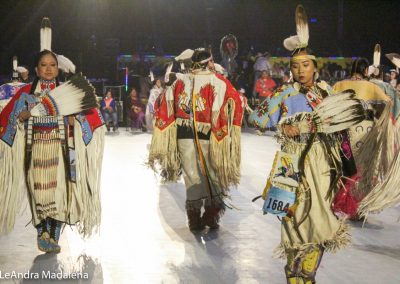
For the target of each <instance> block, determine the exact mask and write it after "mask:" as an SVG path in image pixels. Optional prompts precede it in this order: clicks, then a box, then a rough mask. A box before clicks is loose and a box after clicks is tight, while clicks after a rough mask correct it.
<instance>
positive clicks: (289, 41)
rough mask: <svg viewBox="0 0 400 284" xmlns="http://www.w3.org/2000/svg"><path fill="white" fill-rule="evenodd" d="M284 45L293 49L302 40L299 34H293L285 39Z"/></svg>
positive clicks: (290, 49) (288, 48)
mask: <svg viewBox="0 0 400 284" xmlns="http://www.w3.org/2000/svg"><path fill="white" fill-rule="evenodd" d="M283 46H284V47H285V48H286V49H287V50H289V51H293V50H295V49H296V48H298V47H299V46H300V40H299V37H298V36H297V35H295V36H291V37H289V38H287V39H285V40H284V41H283Z"/></svg>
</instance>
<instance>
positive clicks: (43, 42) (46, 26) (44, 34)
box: [40, 17, 51, 51]
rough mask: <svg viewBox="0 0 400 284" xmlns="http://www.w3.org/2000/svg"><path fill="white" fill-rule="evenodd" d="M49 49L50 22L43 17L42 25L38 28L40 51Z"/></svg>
mask: <svg viewBox="0 0 400 284" xmlns="http://www.w3.org/2000/svg"><path fill="white" fill-rule="evenodd" d="M45 49H46V50H50V51H51V22H50V19H49V18H47V17H45V18H43V19H42V27H41V29H40V51H43V50H45Z"/></svg>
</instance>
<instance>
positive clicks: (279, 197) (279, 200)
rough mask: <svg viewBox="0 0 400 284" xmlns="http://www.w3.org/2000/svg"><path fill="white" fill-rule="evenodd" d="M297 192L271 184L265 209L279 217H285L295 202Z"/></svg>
mask: <svg viewBox="0 0 400 284" xmlns="http://www.w3.org/2000/svg"><path fill="white" fill-rule="evenodd" d="M295 200H296V194H295V193H294V192H290V191H287V190H284V189H281V188H278V187H275V186H271V188H270V189H269V191H268V194H267V198H265V202H264V206H263V211H264V213H271V214H274V215H277V216H279V217H285V216H286V215H287V211H288V209H289V207H290V206H292V205H293V204H294V202H295Z"/></svg>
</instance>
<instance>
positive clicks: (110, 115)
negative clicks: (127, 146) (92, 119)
mask: <svg viewBox="0 0 400 284" xmlns="http://www.w3.org/2000/svg"><path fill="white" fill-rule="evenodd" d="M100 110H101V114H102V115H103V117H104V121H105V122H106V127H107V131H110V124H111V125H112V128H113V131H114V132H117V131H118V113H117V105H116V103H115V100H114V98H113V97H112V93H111V90H108V91H107V93H106V95H105V96H104V98H103V99H102V101H101V103H100Z"/></svg>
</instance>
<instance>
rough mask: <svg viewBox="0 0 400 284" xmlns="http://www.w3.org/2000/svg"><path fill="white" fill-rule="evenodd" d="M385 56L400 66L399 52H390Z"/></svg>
mask: <svg viewBox="0 0 400 284" xmlns="http://www.w3.org/2000/svg"><path fill="white" fill-rule="evenodd" d="M385 56H386V57H387V58H388V59H389V60H390V61H392V63H393V64H394V65H395V66H396V67H397V68H400V55H399V54H397V53H388V54H385Z"/></svg>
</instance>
